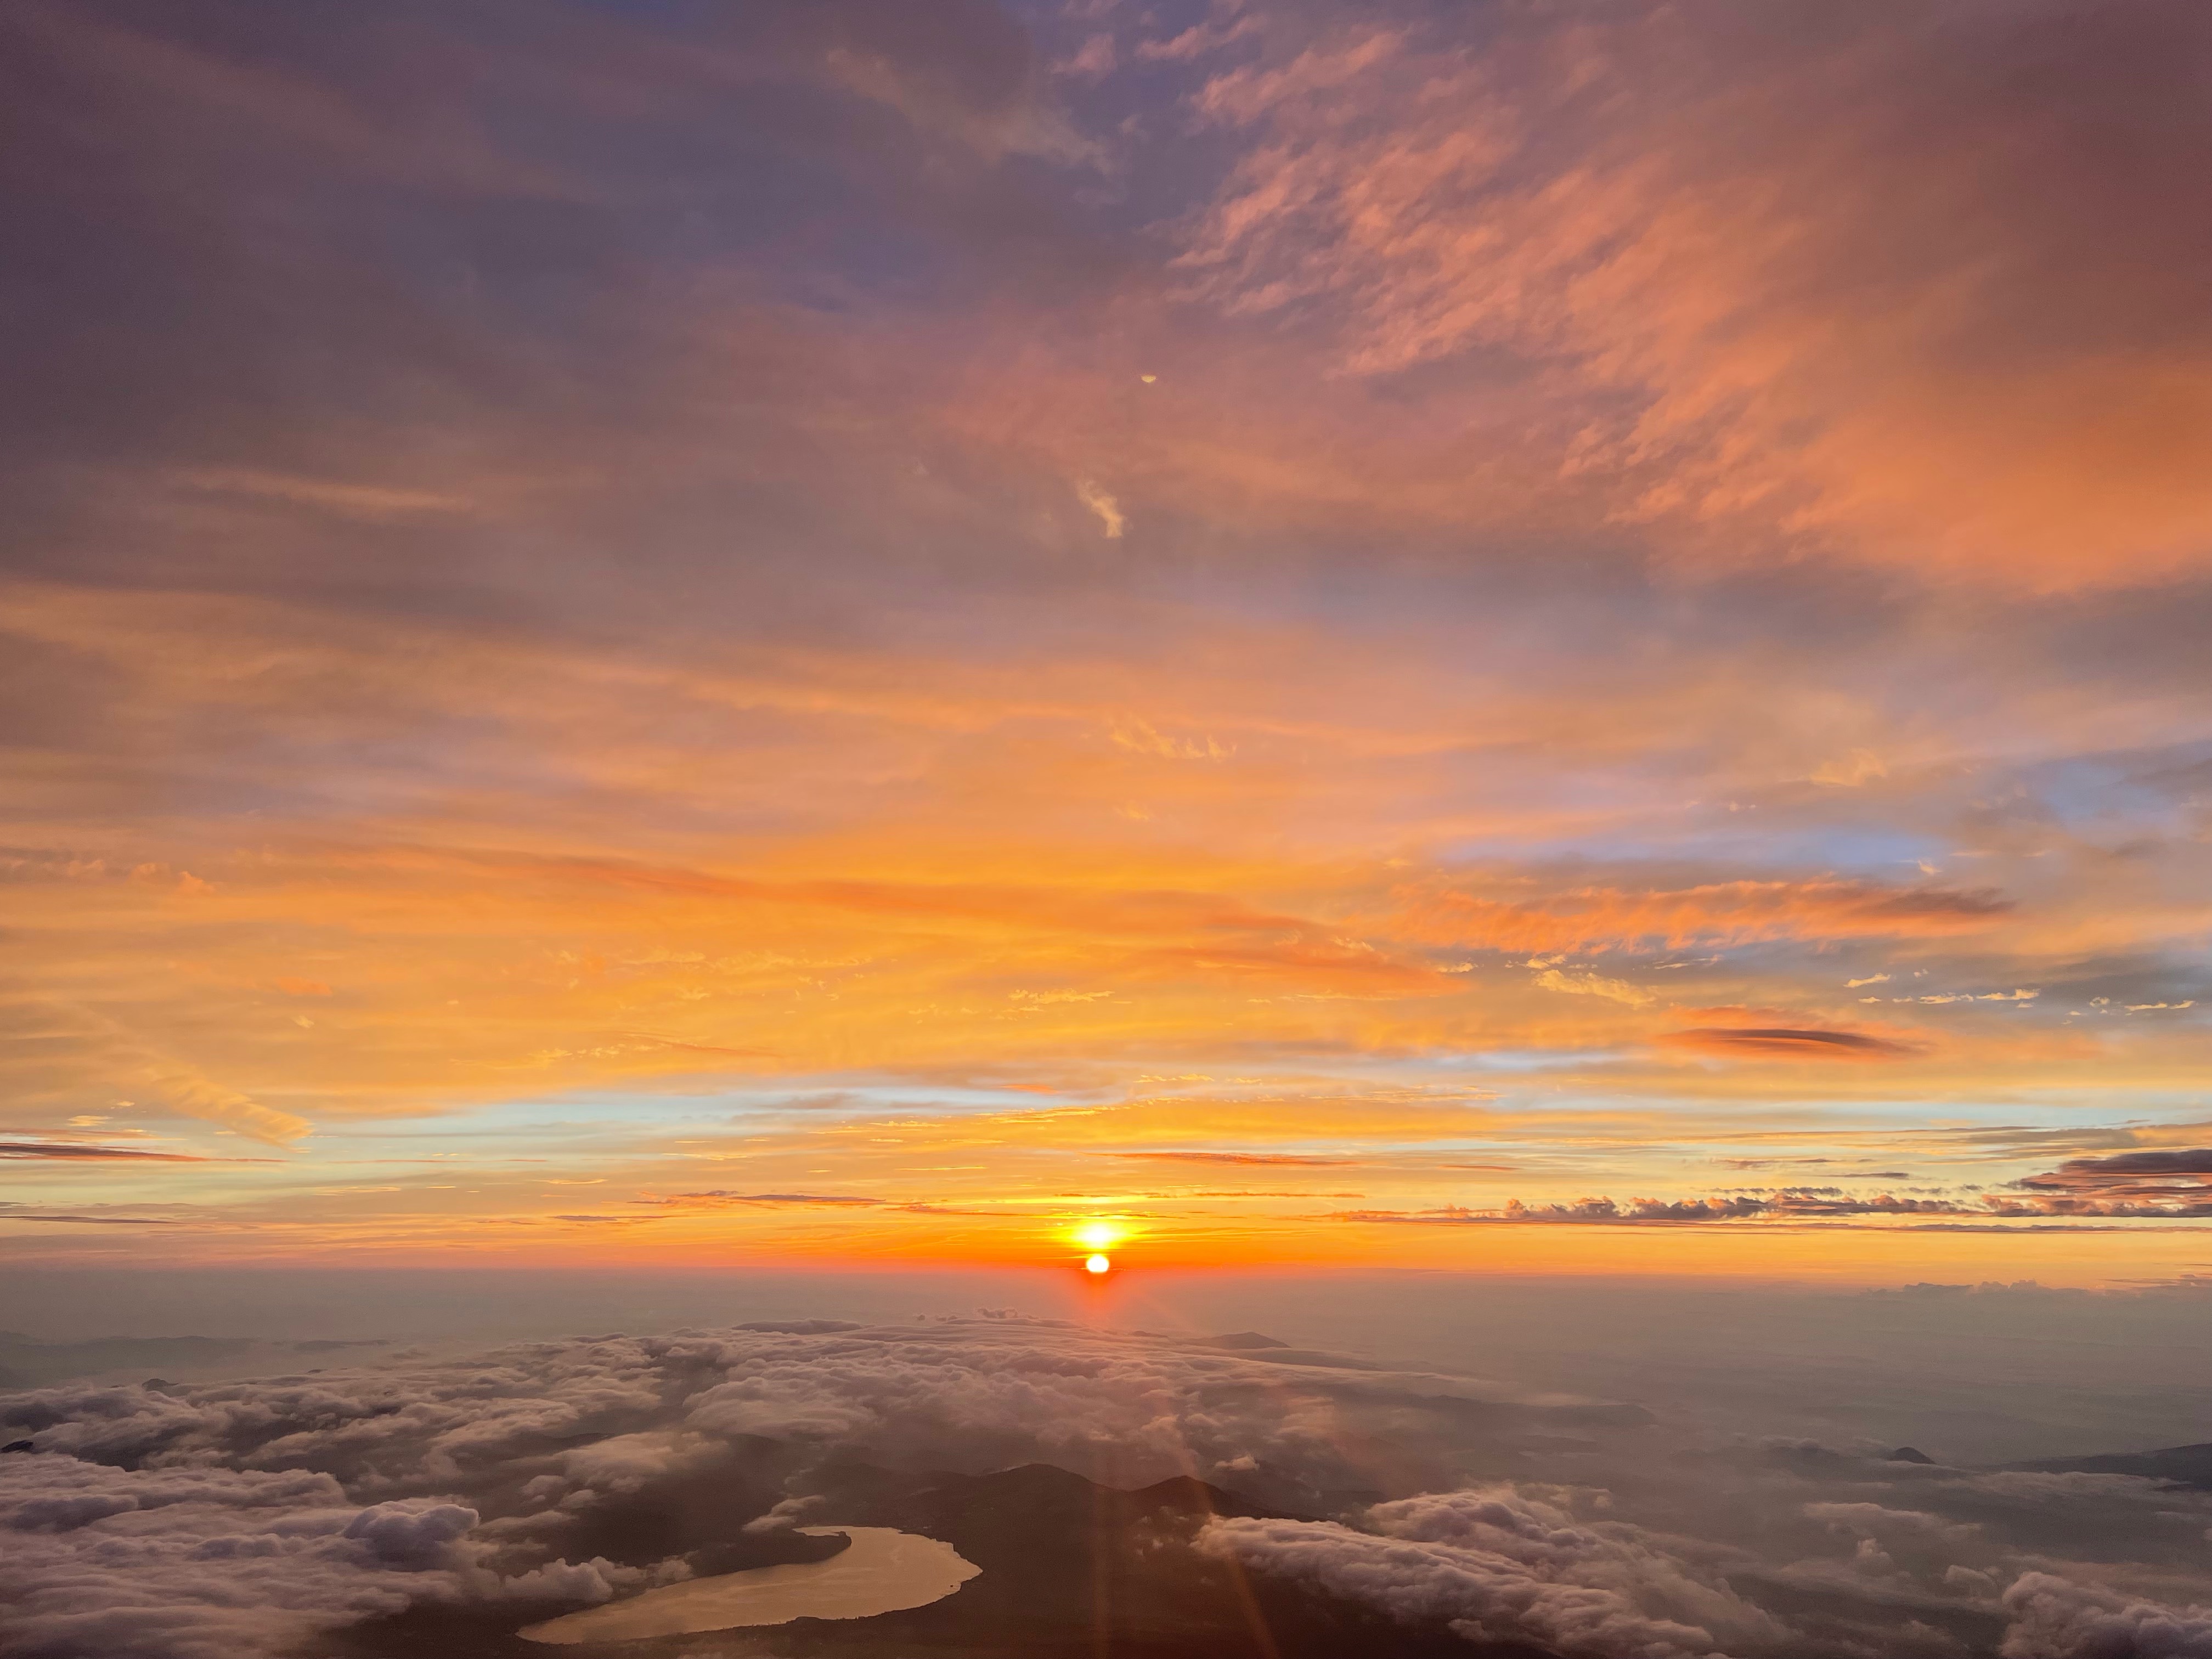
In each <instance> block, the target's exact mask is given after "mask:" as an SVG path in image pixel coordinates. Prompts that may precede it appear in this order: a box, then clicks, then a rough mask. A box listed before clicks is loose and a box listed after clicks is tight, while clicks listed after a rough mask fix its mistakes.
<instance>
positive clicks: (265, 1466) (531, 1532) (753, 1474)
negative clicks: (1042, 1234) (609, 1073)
mask: <svg viewBox="0 0 2212 1659" xmlns="http://www.w3.org/2000/svg"><path fill="white" fill-rule="evenodd" d="M0 1427H3V1428H4V1430H5V1435H6V1437H7V1439H8V1441H9V1443H16V1444H20V1443H21V1442H22V1441H26V1440H27V1441H28V1442H29V1443H30V1446H31V1449H29V1450H27V1451H25V1450H17V1451H15V1452H12V1453H10V1454H9V1455H5V1456H0V1528H4V1529H5V1537H4V1543H0V1556H4V1559H5V1560H6V1561H7V1564H8V1571H7V1574H6V1578H7V1589H6V1590H5V1592H4V1601H0V1653H4V1654H6V1655H8V1656H10V1659H18V1656H24V1659H258V1656H279V1655H283V1654H287V1653H289V1652H291V1651H293V1650H295V1648H296V1647H297V1646H298V1645H299V1644H302V1643H304V1642H308V1641H311V1640H312V1639H313V1638H315V1637H316V1636H317V1634H318V1633H319V1632H329V1631H331V1630H333V1629H335V1628H337V1627H340V1626H346V1625H349V1624H352V1623H356V1622H358V1621H361V1620H368V1619H373V1618H375V1617H378V1616H380V1615H385V1614H390V1613H398V1612H400V1611H403V1610H405V1609H408V1608H410V1607H414V1608H418V1609H419V1608H424V1607H430V1608H435V1607H451V1608H454V1609H457V1610H459V1609H467V1610H470V1611H471V1613H477V1614H481V1613H483V1611H484V1610H486V1609H488V1608H497V1607H501V1606H503V1605H508V1604H511V1605H513V1607H515V1609H516V1613H517V1619H518V1622H520V1620H521V1618H522V1617H523V1614H524V1610H525V1608H528V1609H532V1610H534V1611H535V1612H538V1613H542V1612H543V1610H544V1608H545V1607H546V1606H547V1605H548V1604H549V1603H552V1602H561V1601H566V1602H568V1603H570V1604H573V1605H579V1606H580V1605H587V1604H591V1603H595V1602H599V1601H606V1600H608V1599H610V1598H611V1597H615V1596H618V1595H627V1594H630V1593H634V1592H635V1591H636V1590H638V1589H644V1588H648V1587H651V1586H652V1585H654V1584H657V1583H668V1582H673V1581H674V1580H677V1579H680V1578H682V1577H685V1576H686V1575H687V1574H688V1573H689V1572H690V1567H689V1566H688V1565H686V1564H685V1563H684V1560H683V1559H682V1557H681V1555H680V1554H671V1555H670V1556H668V1557H666V1558H665V1559H659V1560H653V1559H638V1556H639V1551H638V1550H637V1549H635V1548H625V1547H623V1534H622V1532H621V1530H620V1527H619V1525H618V1524H612V1523H613V1522H618V1521H619V1519H620V1517H623V1516H638V1515H645V1514H649V1513H654V1512H659V1511H666V1510H676V1509H680V1508H682V1506H683V1504H684V1502H686V1501H688V1500H687V1498H686V1494H687V1492H688V1493H690V1495H691V1497H692V1498H696V1491H697V1489H698V1487H699V1486H700V1483H702V1482H706V1483H711V1484H712V1485H713V1486H714V1489H715V1490H716V1491H718V1492H724V1493H727V1494H730V1495H731V1497H730V1501H731V1502H732V1504H735V1505H737V1510H733V1511H732V1513H731V1515H730V1517H729V1519H730V1524H731V1525H732V1528H736V1527H738V1526H739V1525H742V1523H743V1522H744V1521H745V1520H748V1519H757V1518H760V1517H763V1516H769V1517H770V1523H771V1524H774V1523H775V1522H776V1521H780V1520H783V1519H790V1520H798V1519H805V1520H808V1521H823V1522H835V1521H836V1520H837V1519H838V1518H839V1517H838V1516H836V1515H833V1514H828V1513H825V1512H823V1511H822V1510H820V1508H819V1507H818V1506H817V1505H814V1504H810V1501H809V1499H810V1496H811V1494H812V1492H814V1491H815V1490H816V1487H817V1484H818V1483H817V1480H816V1479H815V1472H816V1471H817V1470H820V1469H822V1468H824V1467H825V1466H830V1465H835V1464H836V1463H839V1462H852V1461H854V1460H858V1461H862V1462H874V1463H878V1464H884V1465H887V1466H891V1467H897V1468H956V1469H961V1470H965V1471H968V1472H971V1473H981V1472H985V1471H987V1470H989V1469H992V1468H1004V1467H1008V1466H1011V1465H1014V1464H1018V1463H1022V1462H1033V1461H1042V1462H1054V1463H1059V1464H1061V1465H1064V1466H1066V1467H1067V1468H1073V1469H1076V1470H1078V1471H1079V1472H1081V1473H1084V1474H1090V1475H1091V1476H1093V1477H1094V1478H1098V1479H1103V1480H1109V1481H1111V1482H1113V1483H1114V1484H1117V1485H1124V1486H1133V1485H1137V1484H1140V1483H1143V1482H1146V1481H1150V1480H1158V1479H1161V1478H1164V1476H1167V1475H1170V1474H1197V1475H1200V1476H1201V1477H1203V1478H1205V1479H1207V1480H1212V1481H1213V1482H1214V1483H1215V1484H1217V1485H1219V1486H1225V1487H1229V1488H1231V1489H1233V1490H1236V1491H1237V1492H1243V1493H1244V1494H1246V1495H1248V1496H1249V1497H1251V1498H1255V1499H1256V1500H1257V1501H1258V1502H1260V1503H1261V1504H1266V1505H1267V1506H1269V1507H1271V1508H1273V1509H1278V1510H1284V1511H1286V1512H1290V1513H1292V1514H1297V1515H1301V1516H1312V1517H1314V1518H1311V1519H1297V1520H1267V1519H1218V1520H1215V1521H1213V1522H1209V1523H1208V1525H1207V1526H1206V1529H1205V1530H1204V1531H1203V1532H1202V1533H1201V1534H1200V1537H1199V1540H1198V1544H1199V1547H1200V1548H1202V1549H1205V1550H1207V1551H1210V1552H1212V1553H1217V1554H1218V1555H1221V1556H1224V1557H1227V1558H1231V1559H1235V1560H1237V1561H1238V1562H1240V1563H1242V1564H1243V1565H1244V1566H1245V1567H1247V1568H1248V1569H1249V1570H1252V1571H1258V1572H1261V1573H1267V1574H1273V1575H1279V1576H1283V1577H1289V1578H1291V1579H1293V1580H1297V1581H1303V1582H1304V1583H1309V1584H1310V1585H1312V1586H1315V1587H1316V1588H1319V1589H1324V1590H1326V1591H1328V1592H1331V1593H1334V1594H1335V1595H1340V1596H1345V1597H1349V1598H1352V1599H1355V1600H1358V1601H1364V1602H1366V1603H1368V1604H1370V1605H1371V1606H1373V1607H1376V1608H1377V1609H1380V1610H1382V1611H1383V1612H1386V1613H1389V1614H1390V1615H1392V1616H1394V1617H1396V1618H1399V1619H1402V1620H1406V1621H1407V1622H1408V1623H1409V1624H1412V1623H1435V1622H1442V1623H1444V1624H1448V1625H1449V1626H1450V1627H1451V1628H1452V1629H1454V1630H1455V1631H1458V1632H1460V1633H1462V1635H1465V1636H1467V1637H1468V1638H1470V1640H1471V1641H1474V1642H1476V1643H1480V1642H1483V1641H1486V1640H1492V1639H1510V1640H1516V1641H1520V1642H1524V1643H1533V1644H1537V1645H1539V1646H1541V1647H1544V1648H1547V1649H1550V1650H1554V1651H1557V1652H1559V1653H1561V1654H1565V1655H1575V1656H1589V1659H1621V1656H1648V1659H1672V1656H1689V1655H1715V1654H1724V1655H1742V1656H1754V1655H1775V1656H1781V1655H1790V1656H1800V1655H1805V1656H1819V1655H1831V1654H1832V1655H1838V1656H1842V1655H1857V1656H1868V1659H1871V1656H1876V1655H1882V1656H1921V1655H1924V1656H1929V1659H1936V1656H1966V1655H1972V1654H1995V1655H2002V1656H2003V1659H2125V1656H2136V1655H2140V1656H2170V1659H2186V1656H2199V1655H2208V1656H2212V1573H2209V1572H2208V1553H2207V1541H2208V1537H2212V1533H2209V1532H2208V1528H2212V1495H2208V1494H2205V1493H2202V1492H2194V1491H2191V1490H2187V1489H2184V1488H2180V1487H2177V1486H2169V1485H2166V1484H2164V1483H2160V1482H2158V1481H2154V1480H2147V1479H2142V1478H2137V1477H2134V1476H2127V1475H2118V1474H2059V1473H2050V1472H2039V1471H2033V1470H2021V1469H2009V1470H2007V1469H1990V1468H1981V1469H1966V1468H1947V1467H1944V1466H1942V1465H1941V1464H1935V1463H1922V1462H1909V1461H1899V1460H1896V1459H1894V1458H1893V1457H1891V1456H1890V1455H1888V1452H1889V1450H1890V1449H1887V1448H1882V1447H1879V1446H1872V1445H1860V1446H1829V1445H1821V1444H1818V1443H1812V1442H1805V1441H1777V1440H1772V1439H1754V1438H1749V1437H1746V1438H1741V1439H1731V1438H1729V1437H1725V1436H1717V1435H1715V1434H1713V1433H1712V1432H1711V1431H1710V1430H1694V1429H1691V1428H1687V1427H1681V1426H1676V1425H1670V1423H1669V1422H1668V1420H1666V1419H1663V1418H1660V1417H1655V1416H1654V1415H1653V1413H1650V1412H1647V1411H1644V1410H1643V1409H1641V1408H1639V1407H1634V1406H1632V1405H1625V1404H1620V1403H1615V1402H1607V1401H1595V1400H1584V1399H1577V1398H1572V1397H1568V1396H1563V1395H1538V1396H1530V1395H1525V1394H1519V1393H1516V1392H1514V1391H1512V1390H1509V1389H1502V1388H1498V1387H1495V1386H1490V1385H1486V1384H1484V1383H1480V1382H1477V1381H1474V1380H1471V1379H1469V1378H1466V1377H1462V1376H1445V1375H1442V1374H1437V1373H1432V1372H1413V1371H1405V1370H1389V1369H1383V1368H1381V1367H1379V1366H1377V1365H1376V1364H1372V1363H1370V1362H1366V1361H1363V1360H1360V1359H1358V1358H1354V1357H1352V1356H1346V1355H1337V1354H1330V1353H1325V1352H1315V1351H1310V1350H1299V1349H1291V1348H1287V1347H1280V1346H1278V1347H1273V1348H1256V1347H1243V1346H1231V1345H1224V1344H1221V1343H1207V1342H1196V1341H1190V1340H1177V1339H1170V1338H1165V1337H1157V1336H1148V1335H1144V1334H1132V1333H1127V1332H1109V1331H1101V1330H1097V1329H1095V1328H1084V1327H1080V1326H1077V1325H1073V1324H1069V1323H1066V1322H1056V1321H1050V1320H1036V1319H1024V1318H1020V1317H1016V1316H1008V1315H1003V1314H997V1313H989V1312H984V1313H978V1314H977V1315H975V1316H971V1317H962V1318H933V1319H927V1320H919V1321H916V1322H913V1323H910V1324H903V1325H885V1326H864V1325H856V1324H850V1323H847V1322H838V1321H825V1320H811V1321H785V1322H763V1323H760V1324H756V1325H751V1326H746V1327H740V1328H732V1329H726V1330H713V1331H702V1330H684V1331H679V1332H676V1333H674V1334H667V1335H660V1336H630V1335H610V1336H601V1337H591V1338H584V1337H579V1338H575V1339H572V1340H562V1341H543V1342H526V1343H518V1344H514V1345H512V1346H507V1347H503V1348H500V1349H498V1350H496V1351H495V1352H490V1353H487V1354H484V1355H482V1356H480V1357H477V1358H467V1359H460V1360H438V1361H431V1360H407V1359H400V1360H397V1361H390V1362H386V1363H383V1364H375V1365H371V1366H366V1367H363V1368H361V1369H357V1370H326V1371H322V1372H318V1373H308V1374H302V1375H295V1376H277V1377H269V1378H263V1379H259V1380H255V1381H250V1382H228V1383H208V1384H201V1385H173V1384H160V1385H155V1384H131V1385H127V1386H115V1385H98V1386H90V1385H83V1386H64V1387H57V1388H50V1389H39V1390H33V1391H29V1392H25V1393H21V1394H16V1395H8V1396H0ZM740 1454H742V1458H741V1461H742V1462H743V1463H744V1468H745V1469H746V1470H748V1471H750V1474H747V1475H745V1476H744V1478H733V1477H732V1469H733V1468H736V1467H737V1465H736V1464H734V1463H733V1462H732V1459H733V1458H738V1457H739V1455H740ZM763 1470H769V1471H771V1472H772V1473H773V1474H774V1476H775V1480H774V1484H773V1485H771V1486H761V1485H760V1484H759V1481H760V1480H761V1471H763ZM747 1480H751V1481H752V1482H753V1484H752V1485H751V1486H748V1485H747V1484H746V1482H747ZM810 1510H811V1512H810Z"/></svg>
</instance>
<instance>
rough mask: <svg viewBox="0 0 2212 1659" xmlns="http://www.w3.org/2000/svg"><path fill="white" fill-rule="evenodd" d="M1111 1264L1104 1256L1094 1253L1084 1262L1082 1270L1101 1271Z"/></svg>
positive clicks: (1088, 1271) (1086, 1271) (1087, 1271)
mask: <svg viewBox="0 0 2212 1659" xmlns="http://www.w3.org/2000/svg"><path fill="white" fill-rule="evenodd" d="M1113 1265H1114V1264H1113V1263H1112V1262H1110V1261H1108V1260H1107V1259H1106V1258H1105V1257H1104V1256H1103V1255H1094V1256H1092V1257H1091V1258H1090V1259H1089V1260H1087V1261H1085V1262H1084V1264H1083V1271H1084V1272H1085V1273H1104V1272H1105V1271H1106V1270H1107V1269H1108V1268H1109V1267H1112V1266H1113Z"/></svg>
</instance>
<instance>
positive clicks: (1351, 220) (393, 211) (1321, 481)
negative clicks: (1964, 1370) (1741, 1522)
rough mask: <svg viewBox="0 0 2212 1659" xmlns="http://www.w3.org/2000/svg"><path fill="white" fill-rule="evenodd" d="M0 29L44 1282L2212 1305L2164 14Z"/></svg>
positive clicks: (2188, 346) (2202, 431)
mask: <svg viewBox="0 0 2212 1659" xmlns="http://www.w3.org/2000/svg"><path fill="white" fill-rule="evenodd" d="M0 32H4V33H5V36H6V44H5V46H4V47H0V125H4V137H0V188H4V191H5V193H6V197H7V201H8V204H9V210H8V211H9V236H8V238H7V240H8V241H9V243H11V244H12V245H13V246H12V247H11V249H10V251H9V253H8V255H7V274H6V278H5V280H6V284H7V288H6V295H5V304H4V307H0V310H4V316H5V321H4V323H0V328H4V330H5V333H6V339H7V350H8V356H9V362H11V363H12V364H13V365H14V367H13V368H11V370H10V371H9V377H8V378H9V391H8V394H7V396H6V398H5V400H4V414H0V422H4V424H0V446H4V449H5V452H6V454H7V457H8V461H9V465H7V466H6V468H5V469H4V476H5V478H6V483H5V486H4V489H5V495H6V499H5V501H4V513H5V521H6V523H7V525H8V526H9V530H8V534H7V537H6V538H5V539H6V544H7V550H6V552H5V555H4V559H5V563H4V567H0V678H3V679H4V684H5V688H6V689H5V693H4V696H0V710H4V723H0V742H4V744H5V759H4V765H5V769H6V779H7V783H6V787H5V789H4V791H0V815H4V818H5V823H4V827H0V941H4V961H0V1013H3V1014H4V1020H5V1036H6V1041H5V1042H4V1043H0V1068H4V1070H0V1088H4V1095H3V1096H0V1101H4V1112H0V1116H4V1121H0V1160H4V1162H0V1170H4V1177H0V1194H4V1202H0V1259H4V1260H7V1261H11V1262H14V1263H16V1264H19V1265H37V1264H42V1263H43V1264H60V1263H77V1264H94V1263H107V1264H118V1263H127V1262H135V1261H145V1262H149V1263H152V1262H161V1263H168V1264H174V1263H179V1262H205V1263H210V1264H212V1263H233V1264H234V1263H261V1262H270V1261H289V1262H299V1261H308V1262H322V1263H331V1264H337V1263H355V1262H359V1263H379V1264H400V1265H408V1264H412V1265H446V1264H453V1263H465V1264H468V1265H471V1266H476V1267H486V1266H495V1265H500V1264H505V1263H515V1264H521V1263H531V1264H544V1263H561V1262H587V1263H592V1264H598V1265H601V1266H621V1265H625V1264H638V1263H653V1264H659V1265H662V1266H686V1265H711V1264H724V1263H746V1262H758V1263H777V1264H782V1265H783V1266H786V1267H788V1266H790V1265H792V1264H794V1263H797V1264H801V1265H805V1264H813V1265H819V1266H836V1267H870V1266H883V1265H887V1264H904V1265H915V1266H919V1265H922V1264H936V1265H943V1264H962V1265H968V1266H984V1265H998V1264H1019V1265H1028V1266H1041V1267H1057V1266H1065V1267H1067V1268H1068V1269H1069V1270H1070V1271H1071V1272H1072V1271H1073V1267H1074V1264H1076V1263H1077V1262H1078V1261H1080V1259H1081V1258H1082V1256H1083V1255H1085V1254H1086V1253H1087V1249H1086V1246H1085V1243H1082V1242H1079V1239H1078V1237H1077V1230H1079V1228H1081V1227H1083V1226H1084V1225H1086V1224H1092V1225H1104V1226H1106V1227H1108V1228H1109V1229H1110V1230H1111V1231H1112V1233H1113V1234H1114V1235H1115V1237H1114V1243H1113V1245H1112V1253H1113V1257H1114V1261H1115V1264H1116V1267H1117V1269H1118V1270H1120V1271H1121V1272H1123V1273H1130V1274H1134V1273H1142V1272H1145V1271H1147V1270H1152V1269H1158V1270H1163V1271H1164V1270H1170V1269H1175V1270H1181V1269H1188V1268H1192V1267H1227V1266H1236V1267H1249V1266H1254V1265H1261V1264H1271V1263H1288V1264H1294V1265H1297V1266H1302V1267H1311V1266H1341V1267H1363V1268H1364V1267H1434V1268H1455V1269H1500V1270H1505V1269H1510V1270H1511V1271H1514V1272H1517V1273H1531V1272H1534V1273H1553V1272H1558V1273H1596V1272H1605V1273H1618V1272H1624V1271H1634V1272H1643V1271H1654V1272H1656V1271H1666V1272H1671V1273H1709V1274H1714V1275H1728V1276H1738V1277H1753V1276H1759V1275H1772V1274H1778V1273H1787V1274H1791V1275H1798V1276H1811V1277H1820V1278H1826V1279H1836V1280H1841V1281H1856V1282H1866V1283H1872V1282H1877V1281H1879V1282H1883V1283H1897V1282H1903V1281H1907V1280H1912V1279H1948V1280H1969V1281H1971V1280H1977V1279H2005V1280H2012V1279H2040V1280H2042V1281H2043V1282H2044V1283H2045V1284H2053V1285H2068V1284H2080V1285H2105V1284H2125V1283H2135V1282H2144V1281H2152V1280H2160V1279H2167V1280H2170V1279H2176V1278H2178V1277H2179V1276H2182V1275H2185V1274H2188V1273H2212V1150H2207V1149H2208V1148H2212V1083H2208V1079H2209V1078H2212V1072H2208V1065H2212V648H2208V646H2207V641H2208V639H2212V192H2208V191H2206V189H2205V187H2204V184H2205V180H2206V179H2207V178H2208V177H2212V95H2208V94H2212V86H2208V83H2207V81H2206V70H2205V66H2206V64H2208V63H2212V9H2208V8H2207V7H2205V6H2203V4H2202V3H2201V0H2107V3H2101V4H2093V3H2082V0H2075V3H2060V0H1942V3H1927V0H1894V3H1893V0H1867V3H1855V4H1851V5H1848V6H1838V5H1834V4H1832V3H1826V0H1774V3H1771V4H1764V5H1760V6H1757V7H1746V6H1743V5H1740V4H1724V3H1717V0H1677V3H1671V4H1666V5H1660V4H1654V3H1642V0H1617V3H1616V0H1570V3H1536V0H1498V3H1483V4H1479V5H1467V4H1456V3H1453V4H1446V3H1419V0H1403V3H1401V0H1377V3H1368V4H1360V5H1347V4H1341V3H1320V0H1312V3H1307V0H1242V3H1240V0H1212V3H1207V0H1066V3H1059V4H1042V3H1038V4H1030V3H1021V0H1006V3H1003V4H998V3H989V0H932V3H930V4H928V5H927V6H923V5H917V4H915V3H913V0H849V3H841V4H835V5H826V4H823V3H819V0H748V3H745V4H744V5H741V6H723V5H714V4H709V3H705V0H600V3H584V0H567V3H552V0H528V3H526V0H467V3H465V4H458V5H457V4H452V3H445V0H440V3H429V0H422V3H413V0H392V3H380V4H377V5H374V6H358V5H350V4H343V3H338V0H289V3H256V0H204V3H196V4H193V5H191V6H187V7H179V6H175V5H173V4H161V3H154V0H98V3H62V0H23V3H21V4H15V5H11V6H9V8H7V9H6V12H5V14H4V15H3V16H0Z"/></svg>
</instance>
